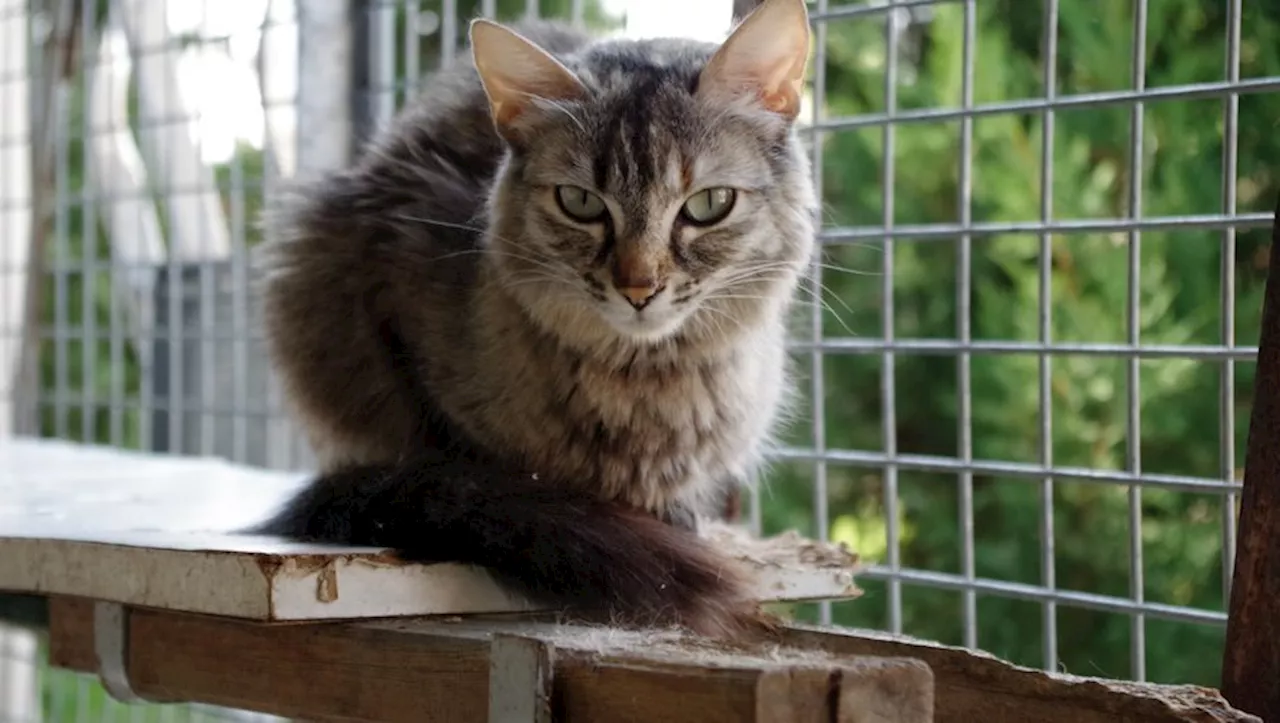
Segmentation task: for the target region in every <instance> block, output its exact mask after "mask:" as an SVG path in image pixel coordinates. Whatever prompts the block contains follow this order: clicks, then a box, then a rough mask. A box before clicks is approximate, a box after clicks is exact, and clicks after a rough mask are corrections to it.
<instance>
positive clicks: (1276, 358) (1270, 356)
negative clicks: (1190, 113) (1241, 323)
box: [1222, 201, 1280, 721]
mask: <svg viewBox="0 0 1280 723" xmlns="http://www.w3.org/2000/svg"><path fill="white" fill-rule="evenodd" d="M1276 214H1277V217H1278V218H1277V220H1276V221H1275V222H1274V223H1273V228H1272V232H1271V263H1270V268H1269V270H1268V272H1267V289H1266V297H1265V299H1264V301H1263V310H1262V333H1261V337H1260V339H1259V340H1258V371H1257V376H1256V377H1255V378H1254V382H1253V416H1252V419H1251V420H1250V424H1249V443H1248V444H1249V446H1248V451H1247V452H1246V454H1245V465H1244V492H1243V493H1242V494H1241V496H1240V529H1239V535H1238V540H1237V543H1236V558H1235V568H1234V572H1233V575H1232V583H1231V601H1230V605H1231V607H1230V611H1229V615H1228V618H1227V643H1226V649H1225V653H1224V657H1223V664H1222V691H1223V693H1225V694H1226V696H1227V699H1228V700H1230V701H1231V702H1232V703H1233V704H1235V705H1236V706H1237V707H1239V708H1241V709H1243V710H1247V711H1249V712H1251V713H1255V714H1257V715H1259V716H1262V718H1263V719H1264V720H1268V721H1272V720H1280V548H1278V547H1277V544H1276V541H1277V540H1280V445H1278V444H1277V443H1276V440H1278V439H1280V201H1277V208H1276Z"/></svg>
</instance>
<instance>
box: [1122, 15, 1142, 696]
mask: <svg viewBox="0 0 1280 723" xmlns="http://www.w3.org/2000/svg"><path fill="white" fill-rule="evenodd" d="M1146 58H1147V0H1137V3H1136V4H1135V5H1134V18H1133V65H1132V68H1131V80H1132V83H1133V87H1134V90H1136V91H1139V92H1141V91H1142V90H1143V89H1144V88H1145V87H1146V76H1147V73H1146V66H1147V60H1146ZM1143 109H1144V106H1143V104H1142V103H1135V104H1134V106H1133V109H1132V110H1131V111H1130V114H1129V144H1130V148H1129V215H1130V216H1131V217H1132V218H1141V217H1142V185H1143V175H1142V161H1143V142H1142V134H1143ZM1128 252H1129V253H1128V266H1129V294H1128V302H1127V304H1126V316H1127V324H1128V331H1127V336H1128V342H1129V345H1130V346H1135V347H1136V346H1138V345H1139V338H1140V336H1141V333H1142V328H1141V327H1142V319H1141V309H1140V303H1141V299H1140V295H1141V291H1142V290H1141V284H1140V281H1141V279H1140V274H1141V263H1142V235H1141V231H1138V230H1132V231H1130V232H1129V248H1128ZM1140 364H1141V361H1140V360H1139V359H1138V358H1137V357H1136V356H1134V357H1129V360H1128V364H1127V365H1126V369H1125V371H1126V375H1125V376H1126V381H1127V384H1126V385H1125V393H1126V397H1125V402H1126V408H1127V412H1128V413H1127V419H1126V421H1127V424H1126V428H1125V466H1126V467H1127V468H1128V470H1129V471H1130V472H1131V473H1132V474H1134V475H1138V474H1140V473H1141V471H1142V409H1141V407H1140V400H1141V395H1140V393H1139V385H1140V384H1141V366H1140ZM1145 586H1146V583H1145V576H1144V575H1143V568H1142V486H1141V485H1139V484H1133V485H1130V486H1129V596H1130V597H1132V598H1133V601H1134V602H1135V603H1138V604H1141V603H1142V601H1143V597H1144V595H1145ZM1132 620H1133V623H1132V628H1131V632H1130V634H1129V652H1130V663H1129V665H1130V670H1129V674H1130V676H1131V677H1132V678H1133V679H1134V680H1137V681H1139V682H1141V681H1145V680H1146V679H1147V643H1146V618H1145V617H1144V616H1143V614H1142V613H1141V612H1135V613H1133V617H1132Z"/></svg>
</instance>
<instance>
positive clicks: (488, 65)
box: [471, 18, 587, 140]
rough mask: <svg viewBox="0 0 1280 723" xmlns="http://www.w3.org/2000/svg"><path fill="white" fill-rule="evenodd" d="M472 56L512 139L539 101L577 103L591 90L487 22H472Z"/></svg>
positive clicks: (496, 118) (499, 123)
mask: <svg viewBox="0 0 1280 723" xmlns="http://www.w3.org/2000/svg"><path fill="white" fill-rule="evenodd" d="M471 55H472V57H473V58H474V59H475V64H476V71H478V72H479V73H480V82H481V83H482V84H483V85H484V92H485V95H486V96H488V98H489V114H490V115H491V116H492V117H493V122H494V125H495V126H496V127H497V129H498V133H499V134H501V135H502V136H503V137H504V138H507V139H508V140H512V139H513V138H514V136H515V135H516V134H517V133H518V130H519V127H518V123H519V121H520V120H521V119H522V118H524V117H525V116H526V114H528V113H529V112H531V111H537V110H538V101H539V100H542V101H549V102H551V103H555V102H556V101H566V100H576V99H578V98H581V97H583V96H584V95H586V93H587V88H586V86H584V85H583V84H582V81H580V80H578V77H577V76H575V75H574V74H573V72H572V71H570V70H569V69H568V68H566V67H564V65H563V64H562V63H561V62H560V61H558V60H556V59H555V58H554V57H552V56H551V54H550V53H548V52H547V51H545V50H543V49H542V48H540V47H538V46H537V45H536V44H534V43H533V42H532V41H530V40H528V39H526V38H524V37H523V36H521V35H520V34H518V33H516V32H515V31H513V30H510V29H508V28H506V27H503V26H502V25H499V24H498V23H495V22H493V21H491V20H485V19H483V18H477V19H475V20H472V21H471Z"/></svg>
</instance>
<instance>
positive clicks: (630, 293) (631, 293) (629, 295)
mask: <svg viewBox="0 0 1280 723" xmlns="http://www.w3.org/2000/svg"><path fill="white" fill-rule="evenodd" d="M662 288H663V287H662V286H661V285H659V284H646V285H644V286H619V287H618V293H620V294H622V297H623V298H624V299H626V300H627V303H628V304H631V306H632V307H634V308H635V310H636V311H640V310H641V309H643V308H644V307H646V306H648V305H649V302H651V301H653V297H655V296H657V295H658V292H659V291H662Z"/></svg>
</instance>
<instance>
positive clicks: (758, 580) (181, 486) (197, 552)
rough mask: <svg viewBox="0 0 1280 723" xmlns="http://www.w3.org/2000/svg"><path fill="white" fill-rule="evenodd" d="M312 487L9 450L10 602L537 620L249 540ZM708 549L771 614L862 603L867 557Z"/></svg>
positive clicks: (372, 561)
mask: <svg viewBox="0 0 1280 723" xmlns="http://www.w3.org/2000/svg"><path fill="white" fill-rule="evenodd" d="M305 482H306V475H303V474H298V473H282V472H274V471H268V470H262V469H253V468H250V467H245V466H241V465H234V464H230V463H227V462H223V461H221V460H216V459H199V458H181V457H179V458H173V457H154V456H147V455H141V454H138V453H135V452H127V451H122V450H115V449H109V448H102V447H91V446H79V445H74V444H69V443H65V442H56V441H49V440H7V441H5V442H4V443H3V444H0V499H3V500H4V501H5V504H4V505H3V506H0V590H11V591H14V592H20V593H32V592H34V593H40V594H45V595H72V596H80V597H87V598H93V599H97V600H108V601H112V602H119V603H124V604H129V605H135V606H142V607H155V608H163V609H167V610H183V611H187V612H194V613H202V614H209V615H224V616H229V617H240V618H246V619H250V620H260V621H293V620H332V619H355V618H378V617H390V616H398V615H440V614H463V613H483V612H514V611H525V610H529V609H531V606H530V605H529V603H528V602H527V601H525V600H523V599H520V598H517V597H515V596H512V595H510V594H508V593H507V592H506V591H505V590H504V589H503V588H501V587H499V586H498V585H497V584H496V583H495V582H494V581H493V579H492V578H491V577H490V576H489V575H487V574H486V573H485V572H483V571H481V570H478V569H475V568H472V567H468V566H463V565H450V564H441V565H417V564H405V563H402V562H399V561H397V560H396V559H395V558H394V557H392V556H391V555H389V554H387V553H386V551H385V550H379V549H375V548H356V547H337V546H322V545H304V544H299V543H290V542H286V541H283V540H280V539H277V538H270V537H260V536H248V535H236V534H230V533H228V532H227V531H228V530H235V529H238V528H243V527H246V526H248V525H250V524H252V523H253V522H256V521H258V520H260V519H262V518H264V517H265V516H267V515H268V514H269V513H270V512H271V511H272V510H273V509H274V508H275V507H276V506H278V505H279V504H281V503H283V502H284V500H285V499H287V497H288V496H289V495H291V494H292V493H293V492H295V491H296V490H297V489H298V488H299V487H300V486H301V485H302V484H304V483H305ZM706 535H707V536H708V538H709V539H711V540H712V541H713V542H714V543H715V544H717V545H719V546H720V547H721V548H723V549H724V550H726V552H727V554H728V555H729V557H730V559H731V560H732V561H733V562H734V563H735V564H740V565H741V566H742V567H744V571H745V572H746V573H747V575H748V576H749V578H750V579H751V580H752V581H753V582H754V590H753V593H754V594H755V596H756V597H757V598H758V599H760V600H764V601H774V600H804V599H811V598H827V597H844V598H848V597H856V596H857V595H858V594H859V591H858V589H857V587H856V586H854V584H853V574H854V571H855V570H856V567H857V562H858V559H857V556H856V555H854V554H853V553H851V552H848V551H847V550H844V549H842V548H840V547H838V546H835V545H830V544H825V543H824V544H820V543H814V542H812V541H809V540H805V539H803V538H800V537H799V536H797V535H794V534H791V535H782V536H778V537H774V538H769V539H765V540H757V539H751V538H750V537H749V536H747V535H746V533H744V532H743V531H741V530H739V529H737V528H733V527H729V526H726V525H710V526H708V527H707V530H706Z"/></svg>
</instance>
